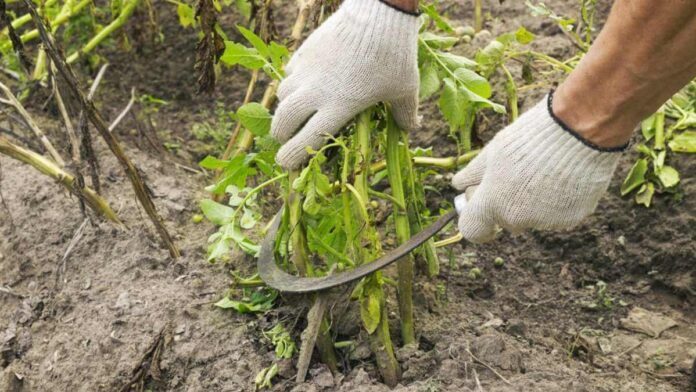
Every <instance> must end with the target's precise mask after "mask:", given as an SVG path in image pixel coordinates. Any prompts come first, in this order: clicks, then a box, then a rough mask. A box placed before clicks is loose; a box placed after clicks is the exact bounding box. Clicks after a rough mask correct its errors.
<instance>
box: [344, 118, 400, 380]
mask: <svg viewBox="0 0 696 392" xmlns="http://www.w3.org/2000/svg"><path fill="white" fill-rule="evenodd" d="M371 117H372V110H366V111H364V112H363V113H361V114H360V115H359V116H358V121H357V124H356V127H355V135H354V140H355V143H354V144H355V145H356V146H357V148H358V160H357V162H356V164H355V168H356V173H355V181H354V189H355V190H356V193H357V194H358V195H359V196H360V199H362V200H364V201H367V200H368V197H369V190H370V188H369V186H368V181H367V178H368V176H369V174H370V173H369V171H368V169H369V163H370V156H371V154H372V148H371V145H370V118H371ZM358 171H359V172H358ZM368 219H369V218H368V217H366V219H365V222H364V223H365V230H363V231H362V234H363V239H364V240H367V241H369V242H370V243H371V245H372V246H371V248H372V249H373V250H374V254H379V252H380V251H381V249H380V248H381V243H380V239H379V234H378V233H377V230H375V229H374V226H372V225H371V222H370V221H368ZM358 249H359V251H360V253H361V256H363V255H364V256H367V255H368V254H369V253H370V252H369V250H368V249H366V248H364V247H359V248H358ZM363 259H364V260H367V258H363ZM381 277H382V273H381V271H377V272H375V273H374V274H373V275H372V276H370V277H369V278H367V279H373V281H372V282H370V283H371V284H366V285H365V287H366V292H365V293H363V295H367V296H374V297H376V298H377V299H378V300H379V303H380V321H379V324H378V326H377V329H376V330H375V331H374V332H373V333H371V334H369V340H370V348H371V349H372V352H373V353H374V354H375V359H376V361H377V366H378V369H379V372H380V374H381V375H382V379H383V380H384V383H385V384H387V385H389V386H390V387H394V386H396V384H397V383H398V381H399V363H398V362H397V361H396V357H395V356H394V345H393V344H392V340H391V335H390V333H389V315H388V312H387V304H386V300H385V295H384V289H383V288H382V284H381V281H382V279H381Z"/></svg>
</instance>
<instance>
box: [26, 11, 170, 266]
mask: <svg viewBox="0 0 696 392" xmlns="http://www.w3.org/2000/svg"><path fill="white" fill-rule="evenodd" d="M24 4H25V5H26V6H27V8H29V12H30V13H31V15H32V17H33V18H34V24H36V27H37V29H38V30H39V35H40V36H41V40H42V41H43V44H44V46H45V49H46V53H47V54H48V55H49V56H50V57H51V59H52V60H53V63H54V64H55V65H56V68H57V69H58V71H59V72H60V74H61V75H62V76H63V78H64V80H65V82H66V84H67V85H68V87H69V88H70V90H71V91H72V93H73V95H74V96H75V97H76V98H77V100H78V101H79V102H80V105H81V106H82V109H83V110H84V111H85V113H86V115H87V117H88V118H89V119H90V121H91V122H92V124H93V125H94V127H95V128H96V129H97V131H98V132H99V133H100V134H101V136H102V138H103V139H104V141H105V142H106V144H107V145H108V146H109V149H110V150H111V152H112V153H113V154H114V155H115V156H116V158H117V159H118V161H119V163H120V164H121V166H122V167H123V170H124V171H125V172H126V174H127V175H128V178H129V179H130V181H131V184H132V185H133V190H134V191H135V195H136V197H137V198H138V200H139V201H140V203H141V204H142V206H143V208H144V209H145V212H146V213H147V215H148V216H149V218H150V220H151V221H152V223H153V224H154V225H155V228H156V230H157V232H158V234H159V236H160V238H161V239H162V242H163V243H164V245H165V246H166V247H167V249H169V254H170V255H171V256H172V257H174V258H178V257H179V256H180V253H179V249H178V248H177V247H176V245H175V244H174V241H173V239H172V237H171V236H170V234H169V232H168V231H167V228H166V227H165V225H164V222H163V221H162V218H161V217H160V215H159V214H158V213H157V208H156V207H155V204H154V203H153V202H152V199H151V198H150V195H149V193H148V189H147V185H145V182H144V181H143V179H142V178H141V176H140V173H139V172H138V169H137V168H136V167H135V165H134V164H133V163H132V162H131V160H130V159H129V158H128V156H126V154H125V152H124V151H123V148H122V147H121V145H120V144H119V142H118V140H117V139H116V138H115V137H114V135H113V134H112V133H111V132H109V128H108V126H107V125H106V122H105V121H104V118H103V117H102V115H101V114H100V113H99V111H98V110H97V108H96V107H95V106H94V103H93V102H92V100H90V99H88V98H87V97H86V96H85V94H84V93H83V92H82V89H81V88H80V84H79V82H78V81H77V78H76V77H75V74H74V73H73V70H72V68H70V66H69V65H68V64H67V63H66V61H65V57H64V55H63V54H62V52H61V51H59V50H58V49H57V47H56V43H55V42H54V40H53V38H52V37H51V36H50V35H49V33H48V31H46V26H44V24H43V21H42V20H41V17H40V16H39V14H38V13H37V11H36V7H35V6H34V3H33V2H32V0H24Z"/></svg>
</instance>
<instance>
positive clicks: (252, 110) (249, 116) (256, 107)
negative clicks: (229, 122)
mask: <svg viewBox="0 0 696 392" xmlns="http://www.w3.org/2000/svg"><path fill="white" fill-rule="evenodd" d="M237 117H239V121H240V122H241V123H242V125H244V127H245V128H246V129H248V130H249V132H251V133H252V134H254V135H255V136H265V135H268V133H269V132H270V130H271V119H272V118H273V117H272V116H271V113H269V112H268V109H266V108H265V107H264V106H263V105H261V104H260V103H258V102H250V103H247V104H245V105H244V106H242V107H240V108H239V110H237Z"/></svg>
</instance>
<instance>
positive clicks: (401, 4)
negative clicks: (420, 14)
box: [383, 0, 418, 12]
mask: <svg viewBox="0 0 696 392" xmlns="http://www.w3.org/2000/svg"><path fill="white" fill-rule="evenodd" d="M383 1H384V2H385V3H387V4H390V5H392V6H393V7H395V8H398V9H400V10H403V11H406V12H417V11H418V0H383Z"/></svg>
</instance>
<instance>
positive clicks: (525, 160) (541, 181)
mask: <svg viewBox="0 0 696 392" xmlns="http://www.w3.org/2000/svg"><path fill="white" fill-rule="evenodd" d="M552 99H553V95H549V96H547V97H546V98H544V99H543V100H541V102H539V103H538V104H536V105H535V106H534V107H533V108H532V109H531V110H529V111H528V112H526V113H525V114H523V115H522V116H520V118H519V119H518V120H517V121H515V122H514V123H513V124H511V125H509V126H507V127H506V128H505V129H503V130H502V131H500V132H499V133H498V134H497V135H496V136H495V137H494V138H493V140H491V141H490V142H489V143H488V145H486V147H485V148H484V149H483V150H482V151H481V154H480V155H479V156H477V157H476V158H475V159H474V160H473V161H472V162H471V163H470V164H469V165H468V166H467V167H466V168H464V169H463V170H461V171H460V172H459V173H457V174H456V175H455V176H454V178H453V179H452V185H454V187H455V188H456V189H457V190H460V191H462V194H461V195H459V196H457V198H456V199H455V207H456V209H457V212H458V213H459V231H460V232H461V234H462V236H463V237H464V238H466V239H467V240H469V241H471V242H477V243H480V242H486V241H489V240H491V239H493V237H494V236H495V233H496V231H497V227H498V226H500V227H502V228H504V229H507V230H510V231H512V232H513V233H514V232H519V231H521V230H524V229H530V228H534V229H542V230H558V229H566V228H570V227H573V226H575V225H577V224H578V223H579V222H580V221H581V220H582V219H583V218H585V217H586V216H588V215H589V214H591V213H592V212H593V211H594V210H595V208H596V207H597V202H598V201H599V198H600V197H601V196H602V195H603V194H604V192H605V191H606V190H607V187H608V186H609V181H610V180H611V177H612V175H613V173H614V169H615V168H616V163H617V161H618V159H619V157H620V155H621V154H620V152H621V151H623V150H624V149H625V146H624V147H618V148H608V149H607V148H600V147H597V146H595V145H593V144H592V143H590V142H588V141H586V140H584V139H582V138H581V137H580V136H579V135H578V134H577V133H575V132H574V131H572V130H571V129H570V128H568V127H567V126H565V125H563V124H562V122H561V121H560V120H557V119H555V116H553V114H552V112H551V110H550V108H551V103H552Z"/></svg>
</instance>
